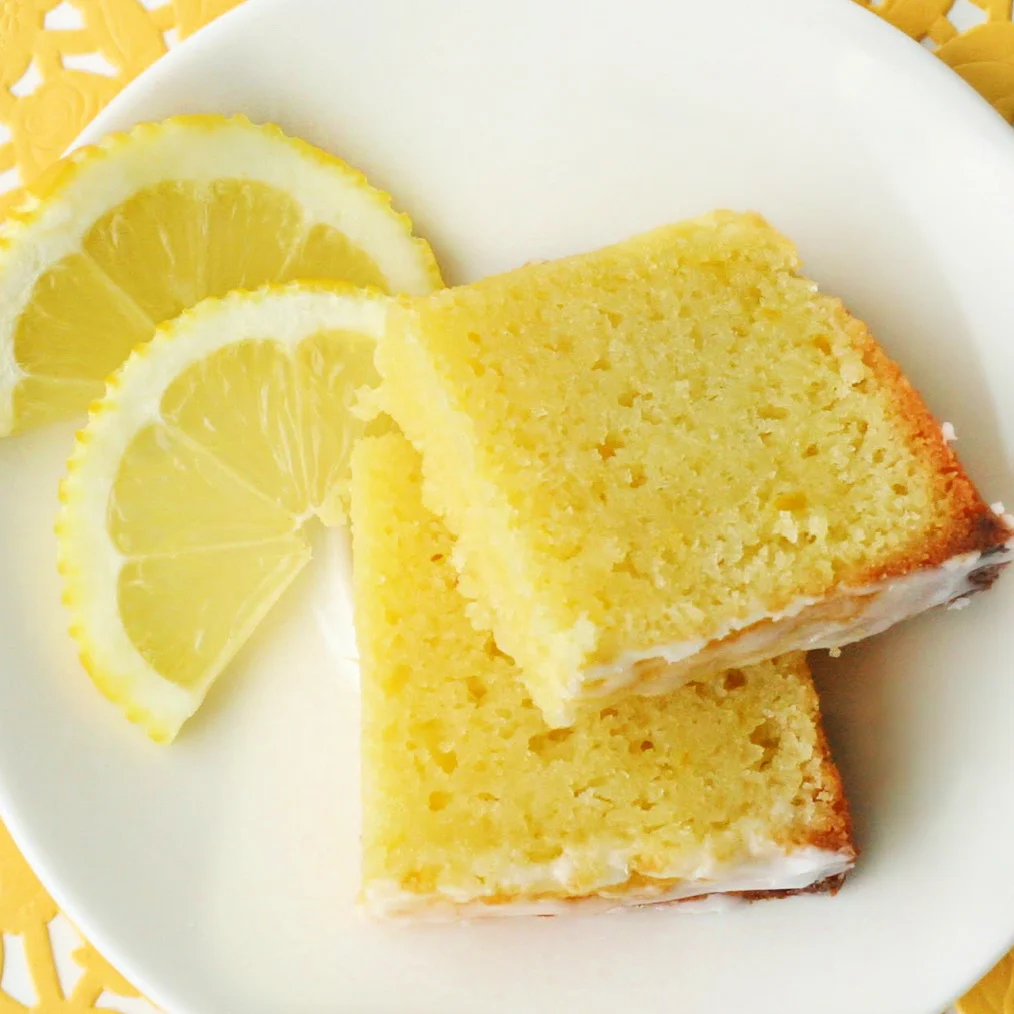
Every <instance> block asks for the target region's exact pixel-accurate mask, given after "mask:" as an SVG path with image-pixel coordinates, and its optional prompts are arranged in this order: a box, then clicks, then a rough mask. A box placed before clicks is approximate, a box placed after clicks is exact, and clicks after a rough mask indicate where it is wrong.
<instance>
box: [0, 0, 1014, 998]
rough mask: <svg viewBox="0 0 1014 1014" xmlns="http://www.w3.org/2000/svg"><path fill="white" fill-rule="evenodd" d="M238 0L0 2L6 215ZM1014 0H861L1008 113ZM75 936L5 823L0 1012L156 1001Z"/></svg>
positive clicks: (988, 992)
mask: <svg viewBox="0 0 1014 1014" xmlns="http://www.w3.org/2000/svg"><path fill="white" fill-rule="evenodd" d="M239 2H241V0H0V215H2V213H3V210H4V209H5V208H7V207H10V206H11V204H12V203H13V202H15V201H16V199H17V192H18V187H19V184H23V183H28V182H31V181H32V180H33V179H35V177H37V176H38V175H39V174H40V173H42V172H43V171H45V169H46V168H47V167H48V166H50V165H51V164H52V163H53V162H54V161H55V160H56V159H58V158H59V157H60V154H61V153H62V152H63V151H64V150H65V149H66V148H67V147H68V145H70V143H71V142H72V141H73V140H74V138H75V137H76V136H77V135H78V134H79V133H80V132H81V130H82V129H83V127H84V126H85V124H87V123H88V121H89V120H91V119H92V117H94V116H95V114H96V113H97V112H98V111H99V110H100V109H101V108H102V107H103V106H104V105H105V104H106V103H107V102H108V101H109V100H110V99H111V98H112V97H113V96H114V95H115V94H116V93H117V92H118V91H119V90H120V89H121V88H123V86H124V85H126V84H127V83H128V82H129V81H131V80H132V79H133V78H135V77H136V76H137V75H138V74H140V73H141V71H143V70H144V69H145V68H146V67H148V66H149V65H150V64H152V63H153V62H154V61H155V60H157V59H158V58H159V57H160V56H161V55H162V54H163V53H165V52H166V50H167V49H168V48H169V46H170V45H173V44H175V43H176V42H177V41H180V40H182V39H184V38H186V36H188V35H190V34H192V33H193V32H195V31H197V29H198V28H200V27H202V26H203V25H205V24H207V23H208V22H209V21H211V20H213V19H214V18H216V17H218V16H219V15H220V14H222V13H224V12H225V11H227V10H229V9H230V8H232V7H235V6H236V5H237V4H238V3H239ZM843 2H844V0H843ZM860 2H861V0H860ZM1011 4H1012V0H882V2H869V3H864V6H867V7H869V8H870V9H871V10H873V11H875V12H876V13H877V14H879V15H880V16H881V17H883V18H885V19H886V20H888V21H890V22H891V23H892V24H894V25H895V26H896V27H898V28H899V29H901V30H902V31H904V32H906V33H907V34H908V35H910V36H912V37H913V38H915V39H918V40H920V41H921V42H923V44H924V45H926V46H928V47H929V48H931V49H933V50H934V51H935V52H936V54H937V56H938V57H939V58H940V59H941V60H943V61H944V62H945V63H947V64H948V65H950V66H951V67H953V68H954V70H955V71H956V72H957V73H958V74H960V75H961V76H962V77H963V78H964V79H965V80H966V81H968V82H969V83H970V84H971V85H973V86H974V87H975V88H976V89H978V91H979V92H980V93H981V94H982V95H983V96H984V97H985V98H986V99H987V100H988V101H989V102H991V103H992V104H993V106H994V107H995V108H996V109H997V110H998V111H999V112H1000V113H1001V114H1002V115H1003V116H1004V117H1005V118H1006V119H1007V121H1008V122H1010V121H1012V120H1014V24H1012V23H1011ZM152 918H156V916H155V915H153V916H152ZM68 934H70V936H71V939H73V931H72V930H71V929H70V928H69V927H68V926H67V924H66V920H65V919H64V917H63V916H62V915H60V914H59V913H58V910H57V907H56V905H55V903H54V902H53V900H52V899H51V898H50V897H49V895H48V894H47V893H46V891H45V890H44V889H43V887H42V885H41V884H40V883H39V881H38V880H37V879H36V877H35V875H34V874H33V873H32V871H31V870H30V869H29V867H28V864H27V863H26V862H25V861H24V860H23V859H22V858H21V855H20V854H19V853H18V851H17V848H16V847H15V845H14V843H13V841H11V838H10V836H9V835H8V834H7V832H6V830H5V829H4V827H3V825H2V824H0V983H2V982H4V981H5V979H4V969H5V961H6V962H13V961H15V960H17V961H18V962H20V963H22V965H23V966H26V967H27V969H28V973H29V977H30V979H31V981H32V984H33V986H34V1001H33V1000H31V999H28V1000H27V1002H21V1000H19V999H17V998H15V997H13V996H11V995H9V994H8V993H6V992H4V990H3V988H0V1014H27V1012H29V1011H34V1012H39V1014H94V1012H95V1011H97V1010H100V1009H106V1010H109V1009H115V1010H124V1011H126V1010H151V1009H152V1008H150V1007H148V1005H147V1004H144V1003H143V1001H140V1000H139V998H138V994H137V992H136V991H135V990H134V989H133V988H132V987H131V986H130V984H129V983H128V982H126V980H124V979H123V978H122V976H120V975H119V974H118V973H117V972H116V971H115V970H114V969H113V968H112V967H111V966H110V965H109V964H108V963H107V962H106V961H105V960H103V958H102V957H101V956H100V955H99V954H98V952H97V951H95V949H94V948H92V947H91V946H90V945H88V944H85V943H81V944H80V945H79V946H76V947H74V946H73V945H70V947H69V948H67V949H68V950H69V955H68V956H67V957H65V958H63V959H61V954H60V946H61V945H63V946H65V947H66V942H67V939H68ZM15 951H16V952H17V953H16V955H15ZM68 965H69V969H68ZM23 999H25V998H24V997H22V1000H23ZM100 1003H101V1007H97V1006H96V1005H97V1004H100ZM958 1007H959V1010H960V1011H961V1012H962V1014H1014V952H1012V954H1011V955H1008V956H1007V957H1006V958H1004V959H1003V960H1002V961H1001V962H1000V964H998V965H997V966H996V968H994V969H993V970H992V971H991V972H990V973H989V975H987V976H986V978H985V979H983V980H982V982H981V983H979V984H978V985H977V986H976V987H975V988H974V989H972V990H971V991H970V992H969V993H968V994H967V995H966V996H965V997H964V998H963V999H962V1000H961V1001H959V1004H958ZM857 1014H859V1012H857Z"/></svg>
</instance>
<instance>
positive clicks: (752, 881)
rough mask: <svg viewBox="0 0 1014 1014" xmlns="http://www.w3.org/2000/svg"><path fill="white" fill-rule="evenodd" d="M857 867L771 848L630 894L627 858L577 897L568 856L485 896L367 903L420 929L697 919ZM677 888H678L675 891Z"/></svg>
mask: <svg viewBox="0 0 1014 1014" xmlns="http://www.w3.org/2000/svg"><path fill="white" fill-rule="evenodd" d="M754 847H756V845H755V846H754ZM854 862H855V857H854V856H853V855H852V854H851V853H845V852H833V851H830V850H828V849H820V848H816V847H814V846H805V847H802V848H798V849H794V850H793V851H791V852H786V851H784V850H783V849H781V848H779V847H777V846H774V845H771V844H768V845H767V847H765V848H762V849H760V850H759V851H758V853H757V854H756V855H747V856H745V857H744V858H742V859H740V860H738V861H736V862H725V863H722V862H717V861H716V860H715V859H714V857H713V856H709V855H708V854H707V853H706V852H705V853H702V854H700V855H699V856H697V857H693V858H691V859H688V860H685V861H683V862H681V863H680V864H678V866H674V867H672V868H670V869H668V870H665V871H663V872H662V873H660V874H659V875H658V880H659V882H660V883H659V885H658V886H652V885H651V884H650V883H648V884H647V886H645V884H644V882H643V879H639V880H638V883H637V886H636V887H633V888H628V887H627V886H626V884H627V881H628V880H629V878H630V871H629V867H628V865H627V863H626V862H625V861H624V860H622V857H620V856H616V857H615V862H614V863H612V864H611V865H612V866H613V874H614V875H613V876H610V877H609V878H607V879H606V881H605V882H604V883H603V884H602V885H601V887H600V888H599V889H598V890H596V891H595V892H594V893H591V894H589V893H587V891H586V892H585V893H583V894H580V895H579V896H575V888H574V886H573V885H572V884H571V883H570V882H569V877H568V873H569V867H570V866H571V865H572V860H570V859H569V858H568V857H567V856H566V855H564V856H561V857H560V859H557V860H555V861H554V862H553V863H551V864H545V865H539V866H536V865H532V866H526V867H518V868H517V869H516V870H515V871H514V873H513V875H508V876H506V877H503V878H502V883H501V884H498V885H496V886H495V887H494V888H491V889H490V890H489V892H488V894H487V895H486V896H483V895H482V894H481V893H477V892H474V891H473V892H471V893H468V892H464V891H461V890H458V889H455V888H454V887H452V886H448V887H439V886H438V887H437V889H436V891H435V892H434V893H432V894H416V893H413V892H410V891H406V890H404V888H402V887H401V886H400V885H398V884H396V883H393V882H390V881H374V882H372V883H369V884H367V885H366V886H365V888H364V890H363V894H362V898H361V903H362V907H363V909H364V911H365V912H366V914H368V915H370V916H372V917H374V918H377V919H384V920H399V919H400V920H405V921H413V922H414V921H421V922H446V921H449V920H453V919H474V918H485V917H487V916H518V915H567V914H571V913H581V914H591V913H600V912H610V911H614V910H618V909H625V908H633V907H642V906H646V905H661V904H666V903H670V902H676V901H687V900H689V899H693V902H692V903H691V904H687V905H685V906H684V905H680V906H679V910H681V911H685V912H694V913H697V912H702V911H714V908H713V907H712V906H711V905H702V904H698V903H697V901H698V899H706V898H710V897H711V896H715V897H716V898H721V899H722V900H723V901H725V902H726V903H727V904H733V903H735V902H737V901H740V900H741V899H740V898H738V897H737V895H738V893H739V892H752V891H805V890H806V889H807V888H810V887H813V886H814V885H817V884H820V883H822V882H823V881H825V880H828V879H830V878H832V877H837V876H840V875H841V874H843V873H846V872H847V871H848V870H850V869H851V868H852V866H853V864H854ZM673 880H678V883H676V884H673V883H672V881H673ZM536 890H538V891H539V894H536V893H535V892H536ZM554 895H555V896H554ZM505 898H506V900H505ZM494 899H495V900H494Z"/></svg>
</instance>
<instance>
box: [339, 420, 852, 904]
mask: <svg viewBox="0 0 1014 1014" xmlns="http://www.w3.org/2000/svg"><path fill="white" fill-rule="evenodd" d="M352 511H353V556H354V574H355V606H356V628H357V635H358V639H359V650H360V659H361V666H362V695H363V696H362V708H363V712H362V733H363V747H362V750H363V756H362V763H363V812H364V828H363V900H364V902H365V905H366V907H367V909H368V910H369V911H370V912H371V913H373V914H375V915H377V916H381V917H397V916H415V917H422V918H452V917H455V916H458V915H462V916H474V915H516V914H524V913H532V914H551V913H555V912H561V911H564V910H566V909H567V908H569V907H571V906H575V905H577V904H578V903H582V904H585V905H588V906H590V907H592V908H594V907H595V906H598V907H601V908H611V907H619V906H624V905H643V904H651V903H655V902H665V901H676V900H681V899H687V898H696V897H699V896H701V895H707V894H713V893H729V894H736V895H744V896H746V897H759V896H765V895H769V894H772V893H774V894H783V893H791V892H797V891H807V890H819V889H836V888H837V887H838V886H839V884H840V883H841V878H842V876H843V874H844V873H845V871H846V870H848V869H849V867H850V866H851V865H852V863H853V860H854V855H855V853H854V850H853V847H852V843H851V840H850V826H849V817H848V812H847V808H846V804H845V799H844V797H843V795H842V788H841V783H840V780H839V778H838V773H837V771H836V770H835V767H834V764H833V763H832V761H831V758H830V755H829V753H828V749H827V744H826V742H825V739H824V736H823V733H822V731H821V726H820V718H819V714H818V705H817V698H816V695H815V693H814V690H813V686H812V684H811V682H810V679H809V675H808V672H807V668H806V662H805V660H804V656H803V655H802V654H793V655H787V656H785V657H782V658H779V659H777V660H776V661H773V662H767V663H764V664H762V665H759V666H755V667H752V668H749V669H744V670H731V671H729V672H727V673H724V674H723V675H720V676H717V677H714V678H711V679H708V680H705V681H702V682H699V683H695V684H694V685H693V686H691V687H684V688H682V689H681V690H679V691H676V692H674V693H671V694H669V695H666V696H656V697H639V696H636V695H631V696H628V697H627V699H626V700H624V701H621V702H619V703H617V704H615V705H612V706H605V707H603V706H602V705H600V704H591V703H587V704H585V705H582V707H581V708H580V709H579V711H580V714H579V716H578V718H577V721H576V722H575V724H574V725H573V727H572V728H570V729H565V730H561V729H556V730H553V729H550V728H549V727H548V726H547V725H546V724H545V722H544V720H543V718H542V716H541V715H540V714H539V711H538V709H537V708H536V707H535V706H534V704H533V703H532V701H531V699H530V697H529V696H528V695H527V693H526V691H525V687H524V684H523V683H522V682H521V681H520V680H519V679H518V675H517V670H516V668H515V666H514V663H513V662H511V661H510V659H508V658H507V657H506V656H505V655H503V654H502V653H501V652H499V651H498V650H497V649H496V647H495V646H494V643H493V640H492V638H491V637H490V635H488V634H484V633H480V632H478V631H476V630H475V628H474V627H473V626H472V625H471V624H470V623H469V621H468V619H467V618H466V616H465V612H464V609H465V600H464V599H463V598H462V597H461V595H460V593H459V592H458V590H457V588H456V584H457V576H456V574H455V571H454V568H453V567H452V566H451V564H450V560H449V555H450V553H451V548H452V539H451V537H450V535H449V534H448V532H447V529H446V528H445V526H444V525H443V524H442V522H440V521H439V520H437V518H436V517H435V516H434V515H432V514H431V513H429V512H428V511H427V510H426V509H425V508H424V507H423V504H422V495H421V476H420V469H419V459H418V457H417V455H416V453H415V451H414V450H413V449H412V447H411V446H410V445H409V443H408V442H407V441H406V440H405V438H404V437H403V436H402V435H401V434H400V433H390V434H387V435H385V436H382V437H373V438H368V439H366V440H364V441H362V442H361V443H360V445H359V446H358V447H357V449H356V451H355V453H354V458H353V490H352Z"/></svg>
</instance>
